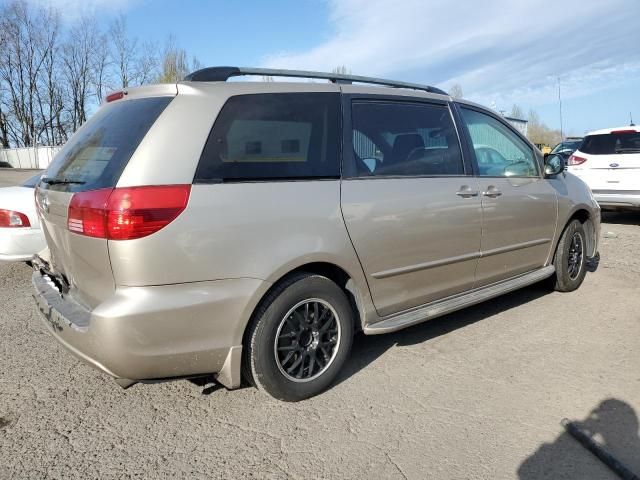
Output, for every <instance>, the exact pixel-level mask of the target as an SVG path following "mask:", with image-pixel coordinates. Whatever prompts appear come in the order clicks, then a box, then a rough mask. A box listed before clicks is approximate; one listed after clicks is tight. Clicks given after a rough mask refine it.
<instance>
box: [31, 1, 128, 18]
mask: <svg viewBox="0 0 640 480" xmlns="http://www.w3.org/2000/svg"><path fill="white" fill-rule="evenodd" d="M28 2H29V3H30V4H31V5H33V6H35V7H45V8H48V7H53V8H54V9H56V10H58V11H59V12H60V15H61V17H62V19H63V20H65V21H74V20H76V19H78V18H80V17H82V16H92V15H104V14H107V15H112V14H116V13H118V12H125V11H127V10H129V9H130V8H132V7H133V6H134V5H137V4H138V3H140V2H139V0H28Z"/></svg>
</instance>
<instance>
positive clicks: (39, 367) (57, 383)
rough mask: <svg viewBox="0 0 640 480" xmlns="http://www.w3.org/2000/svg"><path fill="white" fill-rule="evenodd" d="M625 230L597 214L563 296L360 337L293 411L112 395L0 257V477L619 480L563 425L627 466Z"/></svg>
mask: <svg viewBox="0 0 640 480" xmlns="http://www.w3.org/2000/svg"><path fill="white" fill-rule="evenodd" d="M639 224H640V213H637V214H605V224H604V225H603V232H607V231H612V232H615V233H616V234H617V237H616V238H605V239H602V241H601V242H602V243H601V248H600V252H601V262H600V266H599V268H598V270H597V271H596V272H595V273H590V274H588V275H587V278H586V280H585V283H584V285H583V286H582V287H581V288H580V289H579V290H578V291H577V292H573V293H570V294H561V293H554V292H549V291H548V290H547V289H545V288H544V287H543V286H541V285H535V286H532V287H529V288H526V289H524V290H521V291H518V292H514V293H511V294H509V295H506V296H503V297H500V298H497V299H494V300H492V301H489V302H486V303H484V304H481V305H478V306H475V307H472V308H468V309H466V310H464V311H461V312H457V313H454V314H451V315H448V316H446V317H442V318H440V319H437V320H434V321H431V322H428V323H425V324H422V325H418V326H415V327H412V328H410V329H407V330H404V331H401V332H397V333H393V334H388V335H382V336H375V337H365V336H363V335H358V336H357V337H356V340H355V343H354V349H353V353H352V356H351V359H350V361H349V363H348V365H347V367H346V369H345V370H344V372H343V373H342V375H341V376H340V378H339V379H338V381H337V382H336V383H335V384H334V385H333V386H332V388H330V389H329V390H328V391H327V392H325V393H324V394H322V395H319V396H318V397H315V398H313V399H310V400H307V401H304V402H300V403H293V404H292V403H280V402H277V401H274V400H272V399H270V398H269V397H267V396H265V395H263V394H260V393H259V392H258V391H257V390H255V389H253V388H243V389H240V390H236V391H227V390H225V389H224V388H215V387H211V385H196V384H194V383H192V382H189V381H186V380H183V381H177V382H171V383H160V384H153V385H136V386H134V387H132V388H130V389H129V390H121V389H120V388H119V387H117V386H116V384H115V383H114V382H113V381H112V380H111V379H109V378H108V377H107V376H105V375H104V374H102V373H100V372H98V371H95V370H93V369H91V368H90V367H88V366H86V365H84V364H82V363H80V361H78V360H76V359H75V358H74V357H72V356H71V355H70V354H68V353H67V352H66V351H65V350H64V349H63V348H62V347H61V346H60V345H58V343H57V342H56V341H55V340H53V338H51V337H50V336H49V334H48V333H47V331H46V329H45V327H44V325H43V324H42V322H41V320H40V318H39V317H38V314H37V312H36V308H35V306H34V305H33V300H32V299H31V297H30V295H31V286H30V275H31V273H30V270H29V268H28V267H27V266H26V265H24V264H13V265H0V479H5V478H12V479H15V478H30V479H31V478H68V479H87V478H107V479H108V478H203V479H204V478H269V479H278V478H294V479H295V478H301V479H302V478H331V479H334V478H399V479H402V478H407V479H422V478H486V479H501V478H524V479H532V478H604V479H607V478H611V479H614V478H616V477H615V476H614V475H613V474H612V473H611V472H610V471H609V470H607V469H606V467H604V466H603V465H602V464H600V463H599V461H598V460H597V459H596V458H595V457H593V456H592V455H591V454H590V453H589V452H587V451H586V450H584V449H583V448H582V447H581V446H580V445H579V444H578V443H577V442H575V441H573V440H572V439H568V438H567V437H566V435H563V430H562V427H561V426H560V420H561V419H562V418H564V417H567V418H570V419H573V420H578V421H581V422H583V425H585V426H587V427H588V428H589V429H590V432H591V433H593V434H595V435H596V438H598V439H600V440H601V441H602V442H606V445H607V448H608V449H609V450H610V451H611V452H612V453H613V454H614V455H615V456H617V457H618V458H619V459H620V460H621V461H623V462H625V463H626V464H627V465H628V466H629V467H630V468H632V469H633V470H635V471H636V472H640V440H638V423H637V416H638V415H639V414H640V357H639V355H638V341H639V339H640V287H639V285H640V256H639V255H638V254H639V253H640V250H639V247H638V245H639V244H640V227H639ZM203 392H204V393H203ZM602 402H605V403H602ZM599 406H600V407H601V408H600V409H599V410H597V411H596V412H594V409H597V408H598V407H599ZM634 421H635V424H634ZM585 428H586V427H585Z"/></svg>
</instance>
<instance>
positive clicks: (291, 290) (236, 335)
mask: <svg viewBox="0 0 640 480" xmlns="http://www.w3.org/2000/svg"><path fill="white" fill-rule="evenodd" d="M243 74H246V75H250V74H252V75H271V76H277V75H284V76H286V77H311V78H319V79H329V80H331V83H307V82H305V83H302V82H300V83H284V82H226V80H227V79H228V78H229V77H231V76H236V75H243ZM351 82H359V83H361V84H358V85H356V84H350V83H351ZM364 82H366V83H368V84H372V85H378V86H372V85H363V84H362V83H364ZM381 84H382V85H386V86H385V87H381V86H380V85H381ZM476 148H478V149H486V148H489V149H493V150H495V151H497V152H498V153H499V157H498V160H499V162H500V164H499V165H496V166H497V167H499V168H497V169H495V171H494V170H492V171H491V173H490V174H483V172H482V169H479V165H478V159H477V156H478V154H476V153H475V149H476ZM36 198H37V203H38V210H39V214H40V215H41V217H42V222H43V226H44V232H45V236H46V238H47V243H48V245H49V248H50V255H51V261H50V262H45V261H42V260H38V261H37V262H36V264H35V271H34V274H33V283H34V287H35V290H36V300H37V303H38V306H39V308H40V310H41V311H42V313H43V318H44V319H45V321H46V324H47V325H48V327H49V330H50V331H51V333H52V334H53V335H54V336H55V337H56V338H57V339H58V340H59V341H60V342H61V343H62V344H63V345H64V346H65V347H67V348H68V349H69V350H71V352H73V353H75V354H76V355H77V356H78V357H80V358H81V359H82V360H84V361H86V362H88V363H89V364H91V365H93V366H94V367H96V368H98V369H100V370H102V371H104V372H106V373H107V374H109V375H111V376H112V377H115V378H116V379H117V381H118V383H119V384H120V385H121V386H125V387H126V386H129V385H131V384H133V383H134V382H136V381H148V380H158V379H168V378H182V377H192V376H197V375H201V374H208V373H214V374H215V375H216V378H217V380H218V382H220V383H221V384H223V385H224V386H226V387H228V388H236V387H238V386H240V383H241V378H242V377H244V378H245V379H246V381H248V382H250V383H252V384H253V385H255V386H257V387H258V388H259V389H260V390H262V391H265V392H267V393H268V394H270V395H272V396H274V397H276V398H278V399H283V400H290V401H293V400H300V399H304V398H307V397H310V396H312V395H315V394H317V393H318V392H320V391H322V390H323V389H325V388H327V387H328V386H329V385H330V384H331V382H332V381H333V379H334V378H335V376H336V374H337V373H338V371H339V370H340V369H341V368H342V366H343V365H344V363H345V362H346V361H347V357H348V355H349V350H350V348H351V341H352V337H353V334H354V332H355V331H358V330H362V331H363V332H364V333H365V334H367V335H375V334H381V333H386V332H393V331H396V330H399V329H402V328H405V327H408V326H410V325H414V324H416V323H419V322H423V321H425V320H429V319H432V318H435V317H438V316H440V315H444V314H446V313H449V312H453V311H455V310H458V309H460V308H464V307H466V306H469V305H473V304H475V303H478V302H481V301H483V300H486V299H489V298H492V297H495V296H497V295H501V294H503V293H506V292H510V291H512V290H515V289H517V288H520V287H523V286H525V285H529V284H532V283H534V282H539V281H542V280H545V279H549V280H550V282H551V283H552V285H553V286H554V287H555V289H556V290H559V291H565V292H566V291H572V290H575V289H576V288H578V287H579V286H580V284H581V283H582V281H583V279H584V277H585V273H586V261H587V259H588V257H592V256H594V255H596V252H597V247H598V232H599V230H600V210H599V208H598V205H597V203H596V202H595V201H594V199H593V197H592V196H591V193H590V191H589V189H588V188H587V186H586V185H585V184H584V183H583V182H582V181H581V180H580V179H578V178H576V177H575V176H573V175H571V174H567V173H565V172H564V165H563V162H562V159H561V158H560V157H558V156H555V155H554V156H551V157H549V159H548V161H547V164H546V165H544V163H543V159H542V154H541V153H540V152H539V151H538V150H537V149H535V148H534V146H533V145H532V144H531V143H530V142H529V141H528V140H527V139H526V138H525V137H524V136H522V135H521V134H520V133H519V132H518V131H517V130H515V129H514V128H513V127H511V126H510V125H509V123H507V122H506V121H505V120H504V119H503V118H502V117H501V116H499V115H497V114H494V113H492V112H491V111H490V110H488V109H486V108H483V107H481V106H479V105H476V104H474V103H471V102H468V101H465V100H459V99H458V100H454V99H452V98H451V97H450V96H448V95H447V94H445V93H444V92H443V91H441V90H439V89H437V88H433V87H428V86H422V85H414V84H406V83H401V82H393V81H389V80H379V79H372V78H366V77H354V76H348V75H339V74H329V73H316V72H297V71H271V70H265V69H240V68H228V67H224V68H223V67H217V68H216V67H214V68H207V69H204V70H200V71H197V72H195V73H193V74H191V75H189V76H188V77H187V78H186V80H185V81H183V82H180V83H178V84H177V85H158V86H148V87H140V88H131V89H127V90H125V91H122V92H116V93H114V94H111V95H110V96H109V97H107V102H106V104H104V105H103V106H102V107H101V108H100V109H99V110H98V111H97V113H95V114H94V116H93V117H92V118H91V119H90V120H89V121H88V122H87V123H86V124H85V125H84V126H83V127H82V128H81V129H80V130H79V131H78V132H77V133H76V134H75V135H74V136H73V137H72V138H71V139H70V140H69V142H68V143H67V144H66V146H65V147H64V148H63V149H62V151H61V152H60V153H59V154H58V155H57V157H56V158H55V160H54V161H53V163H52V164H51V166H50V167H49V169H48V173H47V177H46V178H43V179H42V182H41V184H40V186H39V187H38V192H37V195H36Z"/></svg>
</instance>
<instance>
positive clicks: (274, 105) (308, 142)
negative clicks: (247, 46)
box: [195, 93, 340, 183]
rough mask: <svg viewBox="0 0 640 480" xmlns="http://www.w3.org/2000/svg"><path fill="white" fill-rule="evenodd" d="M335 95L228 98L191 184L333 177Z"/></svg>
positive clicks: (335, 169)
mask: <svg viewBox="0 0 640 480" xmlns="http://www.w3.org/2000/svg"><path fill="white" fill-rule="evenodd" d="M339 125H340V117H339V95H338V94H337V93H282V94H280V93H270V94H254V95H239V96H235V97H231V98H230V99H229V100H228V101H227V103H226V104H225V105H224V107H223V108H222V110H221V111H220V114H219V115H218V118H217V120H216V122H215V125H214V126H213V129H212V130H211V133H210V135H209V139H208V140H207V144H206V146H205V148H204V151H203V153H202V157H201V158H200V163H199V165H198V168H197V170H196V175H195V181H196V182H205V183H207V182H224V181H231V182H233V181H243V180H269V179H271V180H276V179H283V180H287V179H288V180H293V179H311V178H337V177H339V176H340V162H339V156H338V134H339Z"/></svg>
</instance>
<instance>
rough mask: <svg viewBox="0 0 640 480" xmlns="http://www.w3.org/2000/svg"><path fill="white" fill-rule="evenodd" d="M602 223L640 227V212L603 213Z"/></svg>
mask: <svg viewBox="0 0 640 480" xmlns="http://www.w3.org/2000/svg"><path fill="white" fill-rule="evenodd" d="M602 223H610V224H612V225H640V210H637V211H629V212H602Z"/></svg>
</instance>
